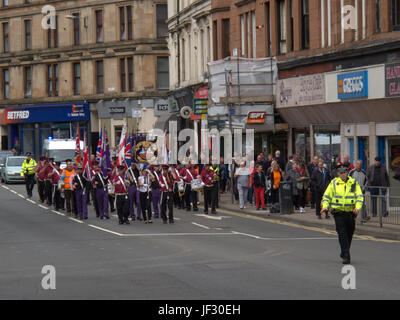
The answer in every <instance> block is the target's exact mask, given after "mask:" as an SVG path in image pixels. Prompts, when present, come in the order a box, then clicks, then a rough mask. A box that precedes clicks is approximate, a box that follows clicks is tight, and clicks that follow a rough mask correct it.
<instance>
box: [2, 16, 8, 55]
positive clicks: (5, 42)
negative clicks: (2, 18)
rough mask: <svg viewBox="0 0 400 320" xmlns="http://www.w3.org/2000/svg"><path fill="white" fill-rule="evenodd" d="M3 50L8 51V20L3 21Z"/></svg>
mask: <svg viewBox="0 0 400 320" xmlns="http://www.w3.org/2000/svg"><path fill="white" fill-rule="evenodd" d="M3 51H4V52H9V51H10V45H9V35H8V22H4V23H3Z"/></svg>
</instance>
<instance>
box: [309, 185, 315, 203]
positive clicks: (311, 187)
mask: <svg viewBox="0 0 400 320" xmlns="http://www.w3.org/2000/svg"><path fill="white" fill-rule="evenodd" d="M310 192H311V205H312V206H315V199H316V197H315V195H316V192H315V188H314V187H313V186H310Z"/></svg>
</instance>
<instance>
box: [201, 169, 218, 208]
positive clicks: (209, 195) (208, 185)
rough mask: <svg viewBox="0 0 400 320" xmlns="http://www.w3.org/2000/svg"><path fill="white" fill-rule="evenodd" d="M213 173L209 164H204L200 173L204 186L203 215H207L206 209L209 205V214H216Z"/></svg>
mask: <svg viewBox="0 0 400 320" xmlns="http://www.w3.org/2000/svg"><path fill="white" fill-rule="evenodd" d="M214 176H215V172H214V170H212V169H211V168H210V164H205V165H204V169H203V171H202V172H201V180H202V181H203V183H204V184H205V186H204V213H205V214H208V207H209V205H210V203H211V213H212V214H216V213H217V212H216V210H215V206H216V200H215V192H213V191H214V188H215V184H214Z"/></svg>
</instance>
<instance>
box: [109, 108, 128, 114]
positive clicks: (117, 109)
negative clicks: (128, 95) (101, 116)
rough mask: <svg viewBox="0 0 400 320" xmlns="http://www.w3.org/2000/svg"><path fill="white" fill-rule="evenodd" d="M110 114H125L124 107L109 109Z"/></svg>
mask: <svg viewBox="0 0 400 320" xmlns="http://www.w3.org/2000/svg"><path fill="white" fill-rule="evenodd" d="M109 112H110V113H125V107H110V109H109Z"/></svg>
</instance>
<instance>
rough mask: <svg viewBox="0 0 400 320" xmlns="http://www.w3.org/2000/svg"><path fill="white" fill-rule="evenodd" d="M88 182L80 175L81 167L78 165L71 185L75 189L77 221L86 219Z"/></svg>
mask: <svg viewBox="0 0 400 320" xmlns="http://www.w3.org/2000/svg"><path fill="white" fill-rule="evenodd" d="M88 183H89V182H88V181H87V180H86V179H85V177H84V176H83V174H82V166H81V165H79V166H78V167H77V168H76V176H75V177H74V180H73V185H74V187H75V200H76V208H77V212H78V216H79V219H80V220H82V219H85V220H87V218H88V210H87V200H86V199H87V198H86V197H87V187H86V185H87V184H88Z"/></svg>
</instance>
